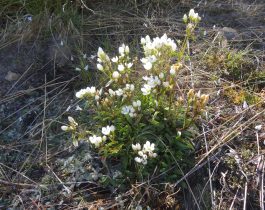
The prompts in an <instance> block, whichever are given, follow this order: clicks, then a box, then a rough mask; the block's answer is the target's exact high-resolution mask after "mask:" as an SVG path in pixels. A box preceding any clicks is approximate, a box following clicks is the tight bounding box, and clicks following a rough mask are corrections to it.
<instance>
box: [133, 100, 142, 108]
mask: <svg viewBox="0 0 265 210" xmlns="http://www.w3.org/2000/svg"><path fill="white" fill-rule="evenodd" d="M133 107H136V108H138V110H139V109H140V108H141V101H140V100H137V101H133Z"/></svg>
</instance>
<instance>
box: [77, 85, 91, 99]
mask: <svg viewBox="0 0 265 210" xmlns="http://www.w3.org/2000/svg"><path fill="white" fill-rule="evenodd" d="M95 94H96V88H95V87H87V88H85V89H81V90H79V91H78V92H77V93H76V94H75V96H76V97H77V98H83V97H84V96H85V95H90V96H95Z"/></svg>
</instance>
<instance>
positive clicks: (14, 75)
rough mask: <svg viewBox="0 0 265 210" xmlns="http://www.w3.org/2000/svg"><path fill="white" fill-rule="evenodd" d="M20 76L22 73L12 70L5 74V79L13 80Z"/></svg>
mask: <svg viewBox="0 0 265 210" xmlns="http://www.w3.org/2000/svg"><path fill="white" fill-rule="evenodd" d="M19 77H20V74H17V73H14V72H12V71H8V72H7V75H6V76H5V80H7V81H9V82H12V81H16V80H18V79H19Z"/></svg>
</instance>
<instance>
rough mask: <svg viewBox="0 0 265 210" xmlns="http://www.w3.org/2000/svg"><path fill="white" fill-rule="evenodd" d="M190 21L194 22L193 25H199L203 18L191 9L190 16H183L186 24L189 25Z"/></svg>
mask: <svg viewBox="0 0 265 210" xmlns="http://www.w3.org/2000/svg"><path fill="white" fill-rule="evenodd" d="M189 20H190V22H192V23H198V22H200V21H201V17H200V16H199V14H198V13H196V12H195V11H194V9H191V10H190V11H189V15H186V14H185V15H184V16H183V21H184V23H186V24H187V23H188V21H189Z"/></svg>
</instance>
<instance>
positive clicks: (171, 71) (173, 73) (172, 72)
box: [169, 66, 176, 75]
mask: <svg viewBox="0 0 265 210" xmlns="http://www.w3.org/2000/svg"><path fill="white" fill-rule="evenodd" d="M169 73H170V74H171V75H175V74H176V70H175V68H174V66H171V67H170V71H169Z"/></svg>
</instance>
